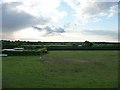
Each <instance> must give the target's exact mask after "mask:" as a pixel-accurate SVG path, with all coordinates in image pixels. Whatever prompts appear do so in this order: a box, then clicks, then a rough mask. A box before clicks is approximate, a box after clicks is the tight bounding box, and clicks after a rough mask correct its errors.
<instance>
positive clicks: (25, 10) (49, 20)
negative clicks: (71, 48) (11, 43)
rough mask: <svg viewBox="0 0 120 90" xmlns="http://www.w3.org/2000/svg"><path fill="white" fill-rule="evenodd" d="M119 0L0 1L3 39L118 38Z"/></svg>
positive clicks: (78, 39)
mask: <svg viewBox="0 0 120 90" xmlns="http://www.w3.org/2000/svg"><path fill="white" fill-rule="evenodd" d="M118 1H119V0H24V1H23V0H3V1H0V8H1V7H2V9H0V10H1V11H0V15H1V16H2V31H1V32H0V36H2V39H3V40H23V41H25V40H27V41H28V40H29V41H45V42H49V41H50V42H51V41H52V42H57V41H58V42H68V41H69V42H81V41H85V40H88V41H97V42H98V41H105V42H106V41H107V42H114V41H115V42H117V41H118V13H119V8H118Z"/></svg>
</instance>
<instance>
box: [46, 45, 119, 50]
mask: <svg viewBox="0 0 120 90" xmlns="http://www.w3.org/2000/svg"><path fill="white" fill-rule="evenodd" d="M119 49H120V48H119V47H78V46H76V47H73V46H50V47H48V50H119Z"/></svg>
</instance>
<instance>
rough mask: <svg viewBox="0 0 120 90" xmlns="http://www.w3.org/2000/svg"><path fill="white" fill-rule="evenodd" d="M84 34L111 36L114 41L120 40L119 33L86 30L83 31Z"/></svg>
mask: <svg viewBox="0 0 120 90" xmlns="http://www.w3.org/2000/svg"><path fill="white" fill-rule="evenodd" d="M83 33H84V34H87V35H88V34H89V35H99V36H110V37H112V38H113V39H117V38H118V32H116V31H109V30H107V31H105V30H84V31H83Z"/></svg>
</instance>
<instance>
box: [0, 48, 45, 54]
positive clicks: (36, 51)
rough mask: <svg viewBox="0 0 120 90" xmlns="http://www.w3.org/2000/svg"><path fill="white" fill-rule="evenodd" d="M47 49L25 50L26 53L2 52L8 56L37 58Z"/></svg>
mask: <svg viewBox="0 0 120 90" xmlns="http://www.w3.org/2000/svg"><path fill="white" fill-rule="evenodd" d="M45 50H46V48H42V49H39V50H24V51H2V53H3V54H8V56H37V55H42V54H44V53H45Z"/></svg>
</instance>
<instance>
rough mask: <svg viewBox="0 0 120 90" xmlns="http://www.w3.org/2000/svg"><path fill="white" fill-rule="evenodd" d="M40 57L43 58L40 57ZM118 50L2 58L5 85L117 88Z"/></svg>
mask: <svg viewBox="0 0 120 90" xmlns="http://www.w3.org/2000/svg"><path fill="white" fill-rule="evenodd" d="M40 57H41V58H40ZM117 60H118V51H116V50H112V51H108V50H101V51H100V50H99V51H98V50H94V51H92V50H85V51H84V50H77V51H74V50H69V51H65V50H63V51H57V50H56V51H49V52H48V54H44V55H42V56H8V57H3V59H2V65H3V67H2V68H3V72H2V74H3V78H2V79H3V80H2V81H3V83H2V85H3V88H116V87H118V61H117Z"/></svg>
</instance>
